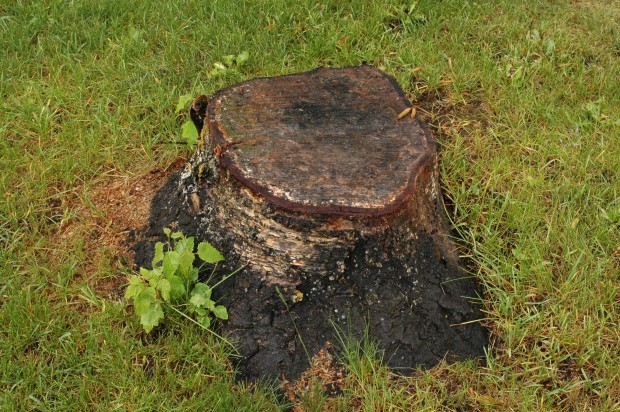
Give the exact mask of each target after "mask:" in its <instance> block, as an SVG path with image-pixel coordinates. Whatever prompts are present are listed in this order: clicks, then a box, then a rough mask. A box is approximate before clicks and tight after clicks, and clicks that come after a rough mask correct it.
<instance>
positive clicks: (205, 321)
mask: <svg viewBox="0 0 620 412" xmlns="http://www.w3.org/2000/svg"><path fill="white" fill-rule="evenodd" d="M196 321H197V322H198V323H200V324H201V325H202V326H203V327H204V328H205V329H209V327H210V326H211V317H210V316H209V315H208V314H205V315H198V316H196Z"/></svg>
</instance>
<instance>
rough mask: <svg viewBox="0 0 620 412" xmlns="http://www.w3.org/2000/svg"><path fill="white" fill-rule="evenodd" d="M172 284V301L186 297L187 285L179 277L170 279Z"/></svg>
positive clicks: (173, 276)
mask: <svg viewBox="0 0 620 412" xmlns="http://www.w3.org/2000/svg"><path fill="white" fill-rule="evenodd" d="M168 282H170V300H171V301H175V300H178V299H181V298H182V297H183V296H184V295H185V284H184V283H183V279H181V278H180V277H179V276H175V275H172V276H170V277H169V278H168Z"/></svg>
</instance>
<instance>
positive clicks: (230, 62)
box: [222, 54, 235, 67]
mask: <svg viewBox="0 0 620 412" xmlns="http://www.w3.org/2000/svg"><path fill="white" fill-rule="evenodd" d="M222 60H224V64H225V65H226V66H228V67H230V66H232V65H233V63H234V62H235V56H234V55H232V54H229V55H227V56H224V57H223V58H222Z"/></svg>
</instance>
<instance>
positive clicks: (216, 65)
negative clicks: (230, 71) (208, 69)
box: [213, 62, 226, 72]
mask: <svg viewBox="0 0 620 412" xmlns="http://www.w3.org/2000/svg"><path fill="white" fill-rule="evenodd" d="M213 68H214V69H216V70H219V71H221V72H225V71H226V66H224V65H223V64H222V63H220V62H215V63H213Z"/></svg>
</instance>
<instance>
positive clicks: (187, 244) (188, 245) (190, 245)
mask: <svg viewBox="0 0 620 412" xmlns="http://www.w3.org/2000/svg"><path fill="white" fill-rule="evenodd" d="M174 250H175V251H176V252H178V253H182V252H183V251H185V250H187V251H188V252H192V253H194V237H193V236H189V237H184V238H183V239H181V240H179V241H178V242H177V244H176V245H174Z"/></svg>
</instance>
